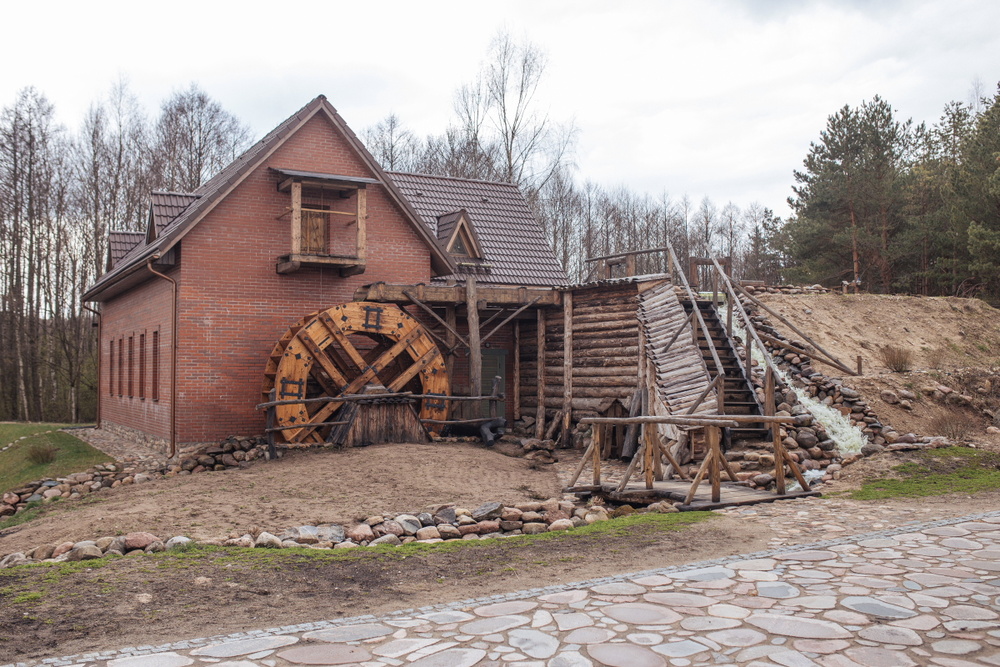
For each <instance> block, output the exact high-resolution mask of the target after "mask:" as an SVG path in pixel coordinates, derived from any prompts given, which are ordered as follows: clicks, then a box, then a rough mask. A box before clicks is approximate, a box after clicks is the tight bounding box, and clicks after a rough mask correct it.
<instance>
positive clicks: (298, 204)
mask: <svg viewBox="0 0 1000 667" xmlns="http://www.w3.org/2000/svg"><path fill="white" fill-rule="evenodd" d="M291 224H292V250H291V254H292V255H300V254H302V183H299V182H298V181H295V182H293V183H292V223H291ZM292 261H294V260H292Z"/></svg>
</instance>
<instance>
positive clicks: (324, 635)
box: [302, 623, 395, 644]
mask: <svg viewBox="0 0 1000 667" xmlns="http://www.w3.org/2000/svg"><path fill="white" fill-rule="evenodd" d="M393 632H395V629H393V628H390V627H388V626H385V625H382V624H381V623H362V624H358V625H344V626H341V627H339V628H330V629H328V630H314V631H312V632H307V633H305V634H304V635H302V639H309V640H316V641H321V642H329V643H331V644H336V643H339V642H357V641H363V640H365V639H373V638H375V637H384V636H386V635H391V634H392V633H393Z"/></svg>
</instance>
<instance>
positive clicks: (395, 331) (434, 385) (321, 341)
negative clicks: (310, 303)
mask: <svg viewBox="0 0 1000 667" xmlns="http://www.w3.org/2000/svg"><path fill="white" fill-rule="evenodd" d="M370 384H375V385H382V386H384V387H385V388H386V389H387V390H388V391H389V392H400V391H413V392H414V393H419V394H438V395H441V396H442V397H444V396H447V395H449V393H450V391H449V385H448V372H447V370H446V368H445V363H444V357H443V356H442V355H441V352H440V350H438V348H437V346H436V345H435V344H434V342H433V340H432V339H431V337H430V335H429V334H428V333H427V331H426V330H425V329H424V328H423V327H422V326H421V325H420V323H419V322H417V320H415V319H414V318H412V317H411V316H410V315H408V314H406V313H405V312H404V311H402V310H401V309H400V308H398V307H397V306H393V305H391V304H383V303H370V302H365V301H358V302H353V303H344V304H341V305H339V306H334V307H333V308H330V309H328V310H324V311H320V312H317V313H311V314H309V315H306V316H305V317H304V318H302V319H301V320H299V321H298V322H296V323H295V324H294V325H292V327H291V328H290V329H289V330H288V331H287V332H285V335H284V336H282V337H281V339H280V340H278V342H277V343H276V344H275V346H274V349H273V350H272V351H271V356H270V358H269V359H268V361H267V368H266V370H265V372H264V386H263V393H264V396H265V399H266V397H267V396H268V395H269V393H270V391H271V390H272V389H275V390H276V391H275V396H276V399H277V400H279V401H285V400H292V399H300V398H319V397H323V396H326V397H337V396H343V395H348V394H358V393H362V392H363V391H364V389H365V387H366V386H367V385H370ZM342 405H344V402H343V401H329V402H314V403H305V404H290V405H279V406H277V407H276V408H275V424H274V426H275V427H285V426H288V427H292V428H289V429H285V430H282V431H278V432H277V433H276V439H277V440H278V441H279V442H288V443H301V444H307V443H319V442H324V441H325V440H326V437H327V435H329V433H330V429H331V426H330V425H323V424H326V423H328V422H331V421H336V419H335V418H334V415H335V413H336V412H337V410H338V409H339V408H340V407H341V406H342ZM420 417H421V419H445V418H446V417H447V403H446V402H445V400H444V399H443V398H442V399H440V400H438V399H428V398H425V399H422V401H421V405H420Z"/></svg>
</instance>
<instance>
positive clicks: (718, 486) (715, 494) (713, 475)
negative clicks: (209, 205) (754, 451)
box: [705, 426, 722, 503]
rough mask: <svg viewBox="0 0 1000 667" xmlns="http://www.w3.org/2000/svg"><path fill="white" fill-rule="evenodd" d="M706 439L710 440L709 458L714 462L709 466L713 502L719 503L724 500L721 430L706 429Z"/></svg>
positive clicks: (709, 427) (711, 427)
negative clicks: (720, 468) (720, 445)
mask: <svg viewBox="0 0 1000 667" xmlns="http://www.w3.org/2000/svg"><path fill="white" fill-rule="evenodd" d="M705 439H706V440H708V449H709V455H708V456H709V458H710V459H711V461H712V462H711V463H710V464H709V466H708V475H709V479H710V480H711V482H712V502H713V503H717V502H719V501H720V500H721V499H722V474H721V471H720V470H719V465H720V463H719V461H720V459H721V458H722V451H721V450H720V449H719V428H718V427H717V426H708V427H706V428H705Z"/></svg>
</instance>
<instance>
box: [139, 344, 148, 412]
mask: <svg viewBox="0 0 1000 667" xmlns="http://www.w3.org/2000/svg"><path fill="white" fill-rule="evenodd" d="M139 398H141V399H144V400H145V398H146V334H144V333H141V334H139Z"/></svg>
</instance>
